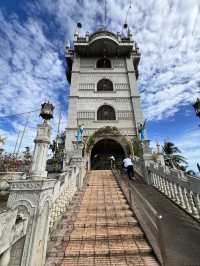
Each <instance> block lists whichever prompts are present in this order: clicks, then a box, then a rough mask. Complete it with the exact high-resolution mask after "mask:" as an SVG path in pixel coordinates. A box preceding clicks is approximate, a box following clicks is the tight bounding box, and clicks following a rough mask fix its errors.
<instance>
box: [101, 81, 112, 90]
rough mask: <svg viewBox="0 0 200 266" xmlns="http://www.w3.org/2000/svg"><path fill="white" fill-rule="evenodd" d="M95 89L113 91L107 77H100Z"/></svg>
mask: <svg viewBox="0 0 200 266" xmlns="http://www.w3.org/2000/svg"><path fill="white" fill-rule="evenodd" d="M97 91H113V83H112V81H110V80H109V79H101V80H100V81H99V82H98V83H97Z"/></svg>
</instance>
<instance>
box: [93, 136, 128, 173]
mask: <svg viewBox="0 0 200 266" xmlns="http://www.w3.org/2000/svg"><path fill="white" fill-rule="evenodd" d="M111 156H113V157H114V158H115V162H116V164H120V165H121V164H122V161H123V159H124V157H125V152H124V150H123V148H122V146H121V145H120V143H118V142H117V141H115V140H112V139H103V140H100V141H99V142H97V143H96V144H95V145H94V147H93V149H92V151H91V170H110V169H111Z"/></svg>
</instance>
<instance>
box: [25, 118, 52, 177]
mask: <svg viewBox="0 0 200 266" xmlns="http://www.w3.org/2000/svg"><path fill="white" fill-rule="evenodd" d="M50 134H51V127H50V126H49V125H48V124H47V123H46V122H44V123H43V124H40V125H38V126H37V136H36V138H35V140H34V142H35V149H34V154H33V162H32V166H31V172H30V177H31V179H33V180H39V179H43V178H46V177H47V171H46V161H47V153H48V146H49V143H50Z"/></svg>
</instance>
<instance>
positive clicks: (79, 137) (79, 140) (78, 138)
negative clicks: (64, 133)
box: [76, 125, 84, 144]
mask: <svg viewBox="0 0 200 266" xmlns="http://www.w3.org/2000/svg"><path fill="white" fill-rule="evenodd" d="M83 132H84V127H83V125H79V126H78V129H77V132H76V141H77V143H78V144H81V143H82V142H83Z"/></svg>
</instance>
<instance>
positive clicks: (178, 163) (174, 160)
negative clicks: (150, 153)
mask: <svg viewBox="0 0 200 266" xmlns="http://www.w3.org/2000/svg"><path fill="white" fill-rule="evenodd" d="M162 149H163V154H164V159H165V164H166V165H167V166H169V167H170V168H176V169H179V170H182V171H185V170H186V166H187V161H186V159H185V157H184V156H182V155H180V154H181V151H180V149H179V148H178V147H176V146H175V145H174V143H172V142H165V143H164V146H163V147H162Z"/></svg>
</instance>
